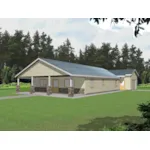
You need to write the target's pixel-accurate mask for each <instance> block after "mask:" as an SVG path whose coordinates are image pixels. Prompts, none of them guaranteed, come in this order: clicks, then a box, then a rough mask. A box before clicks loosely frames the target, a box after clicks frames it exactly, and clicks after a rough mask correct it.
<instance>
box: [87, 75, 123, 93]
mask: <svg viewBox="0 0 150 150" xmlns="http://www.w3.org/2000/svg"><path fill="white" fill-rule="evenodd" d="M115 90H120V80H119V79H118V80H113V79H104V80H103V79H94V78H93V79H86V80H85V94H90V93H100V92H106V91H115Z"/></svg>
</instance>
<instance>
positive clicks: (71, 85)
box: [68, 78, 74, 97]
mask: <svg viewBox="0 0 150 150" xmlns="http://www.w3.org/2000/svg"><path fill="white" fill-rule="evenodd" d="M68 96H69V97H73V96H74V87H73V80H72V78H70V79H69V88H68Z"/></svg>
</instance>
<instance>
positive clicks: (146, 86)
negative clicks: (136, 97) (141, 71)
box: [137, 84, 150, 90]
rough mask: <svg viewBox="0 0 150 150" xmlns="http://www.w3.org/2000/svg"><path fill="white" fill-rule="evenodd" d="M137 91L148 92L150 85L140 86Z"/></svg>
mask: <svg viewBox="0 0 150 150" xmlns="http://www.w3.org/2000/svg"><path fill="white" fill-rule="evenodd" d="M137 89H138V90H150V84H140V85H139V86H138V87H137Z"/></svg>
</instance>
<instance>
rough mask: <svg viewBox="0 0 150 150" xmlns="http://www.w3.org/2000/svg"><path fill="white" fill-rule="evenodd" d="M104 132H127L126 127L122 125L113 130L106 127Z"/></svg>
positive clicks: (114, 127)
mask: <svg viewBox="0 0 150 150" xmlns="http://www.w3.org/2000/svg"><path fill="white" fill-rule="evenodd" d="M102 131H126V126H125V125H122V124H118V125H116V126H113V127H111V128H108V127H104V128H103V130H102Z"/></svg>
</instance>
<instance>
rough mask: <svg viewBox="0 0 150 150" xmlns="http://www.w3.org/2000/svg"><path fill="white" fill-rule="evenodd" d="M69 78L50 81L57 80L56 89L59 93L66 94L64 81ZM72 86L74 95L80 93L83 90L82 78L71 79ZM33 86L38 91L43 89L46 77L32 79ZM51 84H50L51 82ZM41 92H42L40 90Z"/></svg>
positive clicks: (52, 78) (46, 82) (55, 78)
mask: <svg viewBox="0 0 150 150" xmlns="http://www.w3.org/2000/svg"><path fill="white" fill-rule="evenodd" d="M66 79H70V78H69V77H51V81H53V80H58V88H59V92H60V93H68V87H65V80H66ZM72 79H73V83H74V84H73V86H74V90H75V93H80V90H81V89H83V90H84V88H85V82H84V78H79V77H73V78H72ZM33 84H34V86H35V87H38V88H39V87H40V89H42V88H45V90H46V87H47V85H48V77H34V80H33ZM51 84H52V82H51ZM42 91H43V90H42Z"/></svg>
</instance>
